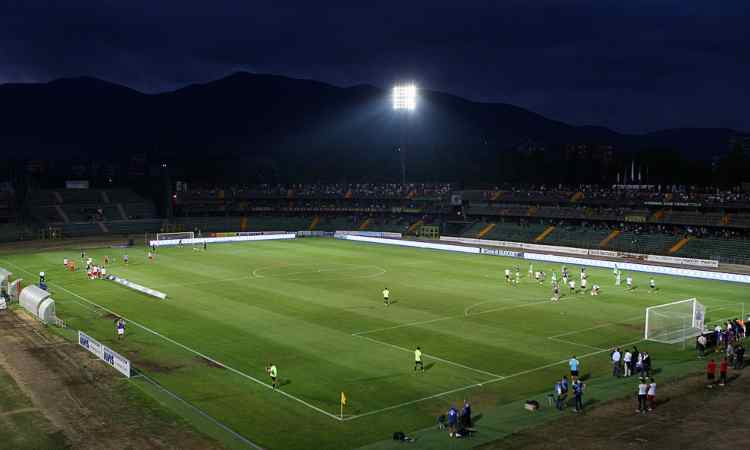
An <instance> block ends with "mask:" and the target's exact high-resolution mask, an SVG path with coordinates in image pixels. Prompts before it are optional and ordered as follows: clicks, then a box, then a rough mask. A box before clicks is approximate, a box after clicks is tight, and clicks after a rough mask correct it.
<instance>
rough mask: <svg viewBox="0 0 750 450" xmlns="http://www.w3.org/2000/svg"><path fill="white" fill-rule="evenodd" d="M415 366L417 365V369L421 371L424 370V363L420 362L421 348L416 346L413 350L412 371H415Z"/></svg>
mask: <svg viewBox="0 0 750 450" xmlns="http://www.w3.org/2000/svg"><path fill="white" fill-rule="evenodd" d="M417 367H419V370H420V371H421V372H424V364H422V349H420V348H419V347H417V349H416V350H414V371H415V372H416V371H417Z"/></svg>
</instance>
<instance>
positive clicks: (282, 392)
mask: <svg viewBox="0 0 750 450" xmlns="http://www.w3.org/2000/svg"><path fill="white" fill-rule="evenodd" d="M6 262H7V261H6ZM7 264H8V265H11V266H14V267H16V268H18V269H19V270H22V271H23V272H26V273H28V274H29V275H32V276H33V275H34V274H33V273H32V272H30V271H28V270H26V269H24V268H23V267H20V266H18V265H16V264H13V263H10V262H7ZM49 286H52V287H57V288H59V289H62V290H63V291H65V292H67V293H68V294H70V295H72V296H74V297H77V298H79V299H81V300H83V301H84V302H86V303H89V304H90V305H93V306H96V307H98V308H100V309H102V310H103V311H106V312H108V313H110V314H114V315H116V316H118V317H122V318H123V319H125V320H126V321H127V322H129V323H131V324H133V325H135V326H137V327H138V328H141V329H143V330H145V331H147V332H149V333H151V334H153V335H154V336H157V337H160V338H162V339H164V340H165V341H167V342H170V343H172V344H174V345H176V346H178V347H180V348H182V349H184V350H187V351H188V352H190V353H193V354H194V355H198V356H200V357H202V358H204V359H206V360H208V361H210V362H212V363H214V364H216V365H218V366H221V367H223V368H225V369H226V370H228V371H230V372H232V373H234V374H237V375H239V376H241V377H243V378H246V379H248V380H250V381H252V382H254V383H256V384H259V385H261V386H263V387H265V388H267V389H272V390H274V392H278V393H279V394H281V395H283V396H284V397H286V398H288V399H290V400H294V401H296V402H297V403H300V404H302V405H304V406H307V407H308V408H310V409H312V410H314V411H317V412H319V413H321V414H324V415H326V416H328V417H330V418H332V419H334V420H338V421H341V420H342V419H341V417H340V416H339V415H336V414H332V413H330V412H328V411H326V410H324V409H321V408H318V407H317V406H315V405H313V404H310V403H308V402H307V401H305V400H302V399H301V398H299V397H296V396H294V395H292V394H289V393H287V392H284V391H282V390H280V389H273V386H271V385H270V384H267V383H264V382H263V381H261V380H259V379H257V378H255V377H253V376H252V375H248V374H246V373H245V372H242V371H241V370H238V369H235V368H234V367H232V366H228V365H226V364H224V363H222V362H221V361H217V360H215V359H214V358H211V357H210V356H208V355H205V354H203V353H201V352H199V351H198V350H195V349H193V348H190V347H188V346H187V345H185V344H182V343H180V342H177V341H175V340H174V339H172V338H169V337H167V336H164V335H163V334H161V333H159V332H158V331H156V330H153V329H151V328H149V327H147V326H145V325H143V324H140V323H138V322H136V321H134V320H131V319H128V318H127V317H125V316H123V315H122V314H118V313H116V312H115V311H112V310H111V309H109V308H106V307H104V306H102V305H99V304H98V303H95V302H93V301H91V300H89V299H87V298H86V297H83V296H82V295H79V294H76V293H75V292H73V291H71V290H70V289H67V288H65V287H63V286H61V285H59V284H55V283H49Z"/></svg>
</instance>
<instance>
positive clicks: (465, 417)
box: [461, 400, 471, 428]
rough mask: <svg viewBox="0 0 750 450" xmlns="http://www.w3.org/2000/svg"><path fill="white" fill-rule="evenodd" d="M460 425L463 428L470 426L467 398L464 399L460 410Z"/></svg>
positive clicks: (469, 406) (469, 407) (469, 409)
mask: <svg viewBox="0 0 750 450" xmlns="http://www.w3.org/2000/svg"><path fill="white" fill-rule="evenodd" d="M461 425H462V426H463V427H464V428H471V405H470V404H469V401H468V400H464V407H463V409H462V410H461Z"/></svg>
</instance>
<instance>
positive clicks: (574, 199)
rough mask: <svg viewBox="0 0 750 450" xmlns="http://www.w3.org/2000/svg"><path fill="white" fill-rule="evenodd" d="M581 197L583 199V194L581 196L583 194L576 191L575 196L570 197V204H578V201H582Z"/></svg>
mask: <svg viewBox="0 0 750 450" xmlns="http://www.w3.org/2000/svg"><path fill="white" fill-rule="evenodd" d="M583 197H584V194H583V192H581V191H578V192H576V193H575V194H573V196H572V197H570V203H576V202H579V201H581V200H583Z"/></svg>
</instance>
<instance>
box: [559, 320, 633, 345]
mask: <svg viewBox="0 0 750 450" xmlns="http://www.w3.org/2000/svg"><path fill="white" fill-rule="evenodd" d="M636 319H643V314H641V315H638V316H633V317H628V318H627V319H623V320H621V321H619V322H607V323H602V324H599V325H594V326H593V327H588V328H581V329H580V330H574V331H568V332H567V333H560V334H556V335H554V336H549V339H554V338H559V337H563V336H570V335H571V334H579V333H583V332H586V331H591V330H597V329H599V328H607V327H610V326H612V325H622V324H624V323H626V322H630V321H632V320H636Z"/></svg>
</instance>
